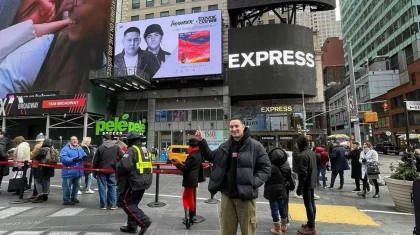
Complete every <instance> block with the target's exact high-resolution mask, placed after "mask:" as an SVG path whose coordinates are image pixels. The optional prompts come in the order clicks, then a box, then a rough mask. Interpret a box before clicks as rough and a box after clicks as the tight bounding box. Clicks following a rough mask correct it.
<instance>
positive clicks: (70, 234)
mask: <svg viewBox="0 0 420 235" xmlns="http://www.w3.org/2000/svg"><path fill="white" fill-rule="evenodd" d="M79 233H80V232H70V231H65V232H61V231H57V232H55V231H52V232H49V233H47V235H77V234H79Z"/></svg>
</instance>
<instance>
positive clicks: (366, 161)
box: [357, 142, 380, 198]
mask: <svg viewBox="0 0 420 235" xmlns="http://www.w3.org/2000/svg"><path fill="white" fill-rule="evenodd" d="M359 162H360V163H361V164H362V179H363V191H362V192H359V193H357V195H359V196H362V197H363V198H366V189H367V187H368V186H367V185H368V180H369V179H371V180H372V182H373V184H374V185H375V190H376V193H375V195H374V196H373V198H379V184H378V179H379V174H380V172H379V167H378V153H377V152H376V151H375V150H373V149H372V144H371V143H369V142H366V143H364V144H363V151H362V152H361V153H360V159H359Z"/></svg>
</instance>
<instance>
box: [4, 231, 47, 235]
mask: <svg viewBox="0 0 420 235" xmlns="http://www.w3.org/2000/svg"><path fill="white" fill-rule="evenodd" d="M43 232H44V231H14V232H12V233H9V234H8V235H39V234H42V233H43Z"/></svg>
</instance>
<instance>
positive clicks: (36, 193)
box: [31, 168, 38, 195]
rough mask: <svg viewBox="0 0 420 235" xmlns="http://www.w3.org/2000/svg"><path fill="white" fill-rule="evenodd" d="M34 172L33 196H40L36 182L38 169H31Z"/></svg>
mask: <svg viewBox="0 0 420 235" xmlns="http://www.w3.org/2000/svg"><path fill="white" fill-rule="evenodd" d="M31 171H32V178H33V179H34V191H33V192H32V195H38V190H37V188H36V182H35V174H36V172H37V171H38V168H31Z"/></svg>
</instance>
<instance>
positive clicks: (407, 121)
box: [404, 100, 411, 153]
mask: <svg viewBox="0 0 420 235" xmlns="http://www.w3.org/2000/svg"><path fill="white" fill-rule="evenodd" d="M404 111H405V118H406V119H405V120H406V123H405V124H406V125H405V139H406V141H407V146H406V148H407V152H408V153H410V152H411V150H410V132H409V130H408V126H409V125H410V120H409V119H408V109H407V100H406V101H405V105H404Z"/></svg>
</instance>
